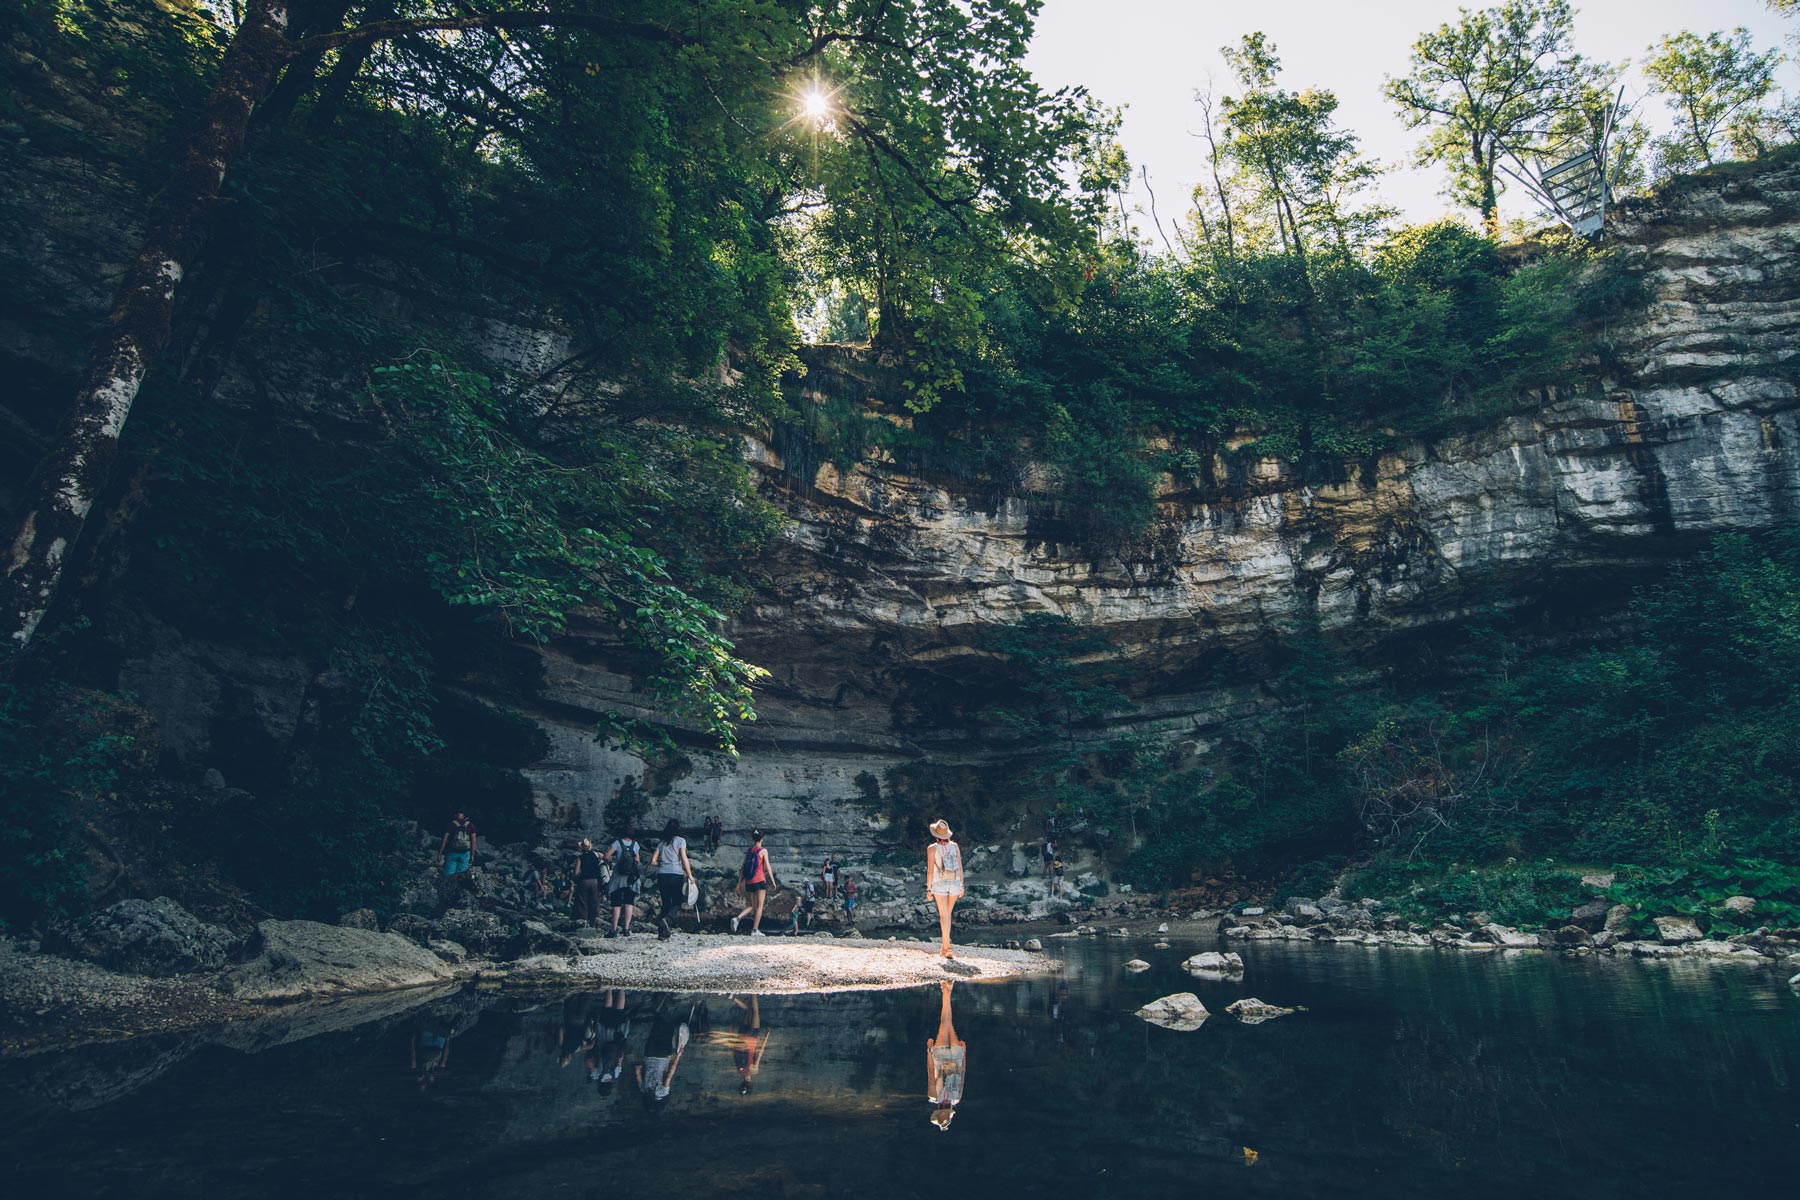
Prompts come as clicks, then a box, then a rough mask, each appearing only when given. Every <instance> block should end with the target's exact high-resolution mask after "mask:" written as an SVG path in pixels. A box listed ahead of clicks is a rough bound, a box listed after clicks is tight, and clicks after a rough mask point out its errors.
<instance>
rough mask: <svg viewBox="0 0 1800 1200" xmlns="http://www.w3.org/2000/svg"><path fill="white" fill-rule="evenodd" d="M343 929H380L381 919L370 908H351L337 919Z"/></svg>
mask: <svg viewBox="0 0 1800 1200" xmlns="http://www.w3.org/2000/svg"><path fill="white" fill-rule="evenodd" d="M337 923H338V924H339V925H342V926H343V927H344V928H345V929H380V928H381V918H380V917H377V916H376V915H375V910H374V909H372V908H353V909H351V910H350V911H349V912H347V913H345V914H344V915H343V916H341V917H339V918H338V919H337Z"/></svg>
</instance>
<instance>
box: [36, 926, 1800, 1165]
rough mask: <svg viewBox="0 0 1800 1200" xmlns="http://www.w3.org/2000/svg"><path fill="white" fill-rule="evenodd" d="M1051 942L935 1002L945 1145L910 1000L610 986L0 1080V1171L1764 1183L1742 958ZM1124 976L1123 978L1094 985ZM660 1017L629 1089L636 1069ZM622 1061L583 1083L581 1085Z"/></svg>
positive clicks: (1764, 1131)
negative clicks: (1260, 1005)
mask: <svg viewBox="0 0 1800 1200" xmlns="http://www.w3.org/2000/svg"><path fill="white" fill-rule="evenodd" d="M1048 944H1049V945H1050V946H1051V949H1052V952H1053V953H1054V954H1056V955H1058V956H1061V957H1063V958H1064V960H1065V970H1064V972H1063V974H1062V975H1061V977H1060V978H1057V979H1041V980H1032V981H1028V982H1019V983H1003V984H992V985H986V986H982V985H978V984H970V983H959V984H957V985H956V987H955V989H954V993H953V995H952V997H951V1009H952V1017H953V1022H954V1030H955V1034H956V1037H957V1038H958V1039H959V1040H961V1041H962V1042H963V1043H965V1045H966V1065H965V1068H964V1081H963V1087H962V1099H961V1101H960V1103H959V1104H958V1105H957V1106H956V1108H955V1113H956V1115H955V1118H954V1120H953V1121H952V1122H951V1123H950V1127H949V1128H948V1129H947V1130H945V1131H940V1130H939V1129H938V1128H937V1126H936V1125H934V1124H933V1122H932V1121H931V1120H930V1119H929V1118H930V1117H931V1114H932V1113H933V1111H934V1107H933V1106H932V1105H931V1104H930V1103H928V1102H927V1100H926V1089H927V1086H928V1079H927V1071H928V1066H927V1052H926V1041H927V1039H928V1038H931V1037H933V1036H935V1035H936V1034H937V1033H938V1030H939V1023H940V1019H941V1017H942V1015H943V1014H942V996H941V994H940V989H939V988H936V987H932V988H927V989H917V990H910V991H903V992H889V993H849V994H839V995H829V996H827V995H805V996H768V997H762V998H760V1000H758V1001H757V1002H756V1003H755V1004H754V1006H753V1005H751V1004H750V1002H749V1000H748V998H745V997H738V998H736V999H735V1000H734V999H733V998H730V997H726V996H716V995H706V996H702V995H689V996H679V997H674V996H668V995H655V994H646V993H634V994H629V995H622V996H620V997H615V999H616V1000H618V1001H619V1002H620V1003H623V1004H624V1005H625V1008H626V1011H627V1014H628V1019H629V1024H628V1025H627V1026H626V1029H625V1033H624V1036H623V1038H622V1039H621V1038H618V1037H616V1036H615V1034H616V1025H615V1024H614V1023H612V1022H611V1020H610V1019H611V1018H613V1017H615V1016H616V1015H617V1014H616V1013H606V1012H603V1011H600V1010H601V1009H603V1008H605V1004H604V1001H603V998H602V996H601V995H600V994H599V993H594V994H592V995H587V996H577V997H572V998H569V999H558V1000H553V1001H549V1002H543V1001H540V1000H532V1001H522V1000H518V999H516V998H505V997H500V996H497V995H492V994H478V993H462V994H459V995H452V996H446V997H441V998H439V999H436V1000H434V1001H432V1002H431V1003H429V1004H427V1005H424V1006H423V1007H421V1008H418V1009H415V1010H414V1011H412V1012H409V1013H399V1014H395V1015H391V1016H389V1017H387V1018H384V1019H382V1020H379V1021H373V1022H370V1023H368V1024H366V1025H363V1026H359V1027H357V1028H354V1029H350V1030H346V1031H342V1032H337V1033H329V1034H324V1035H320V1036H315V1037H310V1038H303V1039H301V1040H297V1041H291V1042H287V1043H285V1044H279V1045H272V1046H269V1047H268V1048H265V1049H260V1050H255V1051H254V1052H251V1051H248V1050H246V1048H245V1046H247V1045H250V1046H253V1045H256V1044H258V1043H259V1042H260V1041H267V1040H270V1037H269V1035H268V1034H267V1033H264V1034H262V1035H260V1036H249V1035H245V1036H236V1035H221V1034H212V1035H195V1036H190V1037H181V1038H175V1039H141V1040H139V1041H136V1042H131V1043H125V1044H120V1045H114V1046H109V1047H103V1048H98V1049H92V1050H87V1051H82V1052H77V1053H73V1054H67V1055H60V1056H40V1057H36V1058H28V1059H14V1060H11V1061H7V1062H5V1063H0V1085H3V1091H4V1098H3V1099H0V1109H3V1111H0V1119H3V1127H0V1155H3V1163H4V1168H5V1174H4V1178H5V1179H6V1180H7V1188H8V1192H9V1194H10V1195H15V1196H119V1197H133V1198H141V1197H146V1196H209V1197H239V1196H244V1197H252V1196H253V1197H271V1196H308V1197H362V1196H371V1197H373V1196H433V1197H449V1196H509V1197H520V1198H530V1197H542V1196H581V1197H614V1196H622V1195H626V1194H633V1195H652V1194H654V1195H659V1196H667V1197H671V1198H681V1197H705V1196H743V1197H759V1198H761V1197H771V1196H808V1197H811V1196H820V1197H826V1196H832V1197H835V1196H844V1197H868V1198H879V1197H901V1196H904V1197H914V1196H917V1197H933V1198H943V1200H974V1198H979V1197H986V1196H996V1197H1000V1198H1001V1200H1023V1198H1026V1197H1039V1196H1053V1195H1054V1196H1069V1197H1080V1198H1091V1197H1110V1196H1120V1197H1160V1196H1182V1197H1191V1196H1205V1195H1232V1196H1240V1195H1241V1196H1271V1197H1274V1196H1279V1197H1314V1196H1319V1197H1338V1196H1343V1197H1365V1196H1366V1197H1382V1198H1385V1200H1392V1198H1394V1197H1415V1196H1416V1197H1434V1198H1440V1197H1447V1196H1448V1197H1457V1198H1462V1197H1487V1196H1494V1197H1507V1198H1508V1200H1520V1198H1523V1197H1561V1196H1568V1197H1581V1198H1582V1200H1608V1198H1610V1197H1620V1198H1625V1197H1630V1198H1632V1200H1645V1198H1653V1197H1682V1198H1683V1200H1693V1198H1695V1197H1713V1196H1718V1197H1727V1196H1731V1197H1738V1196H1741V1197H1751V1196H1779V1195H1792V1194H1795V1193H1794V1190H1793V1189H1794V1186H1795V1185H1794V1180H1795V1174H1794V1170H1795V1164H1796V1161H1797V1160H1800V1096H1796V1092H1795V1078H1796V1076H1797V1075H1800V998H1796V997H1795V995H1794V994H1793V993H1792V992H1790V991H1789V990H1788V988H1787V987H1786V985H1785V984H1784V983H1783V982H1782V980H1781V978H1780V977H1779V976H1778V975H1777V974H1776V973H1775V972H1774V971H1773V970H1770V969H1767V968H1756V967H1743V966H1738V965H1710V966H1707V965H1700V964H1695V963H1683V962H1675V963H1669V962H1637V961H1625V962H1609V961H1569V960H1561V959H1553V958H1549V957H1547V956H1542V955H1537V954H1519V953H1514V954H1506V955H1498V954H1496V955H1489V956H1482V957H1477V956H1471V955H1466V954H1452V953H1434V952H1431V951H1422V950H1400V949H1391V950H1366V949H1362V948H1352V947H1328V946H1320V947H1313V946H1287V945H1269V944H1261V945H1251V946H1245V947H1235V948H1238V949H1240V950H1241V951H1242V952H1243V954H1244V957H1245V959H1246V961H1247V965H1248V971H1247V974H1246V975H1245V977H1244V979H1243V980H1242V982H1211V983H1207V982H1201V981H1195V980H1191V979H1189V978H1188V977H1187V976H1185V975H1184V974H1183V973H1182V972H1181V971H1180V970H1179V969H1178V967H1177V964H1178V963H1179V962H1180V960H1181V959H1182V958H1183V957H1185V955H1186V954H1188V953H1190V952H1192V951H1193V950H1195V949H1200V948H1205V947H1202V946H1198V945H1196V944H1192V943H1190V944H1185V945H1184V944H1180V943H1178V944H1177V946H1176V948H1175V949H1174V950H1168V951H1155V950H1151V949H1150V948H1149V947H1148V946H1147V945H1142V944H1138V943H1136V942H1128V941H1123V940H1121V941H1111V940H1108V941H1102V942H1099V943H1095V942H1094V941H1092V940H1085V941H1080V942H1075V941H1061V942H1051V943H1048ZM1134 955H1138V956H1142V957H1144V958H1146V959H1149V960H1150V961H1152V962H1153V963H1155V964H1156V967H1155V969H1153V970H1151V971H1149V972H1146V973H1145V974H1143V975H1139V976H1127V975H1125V974H1124V972H1123V971H1122V970H1121V969H1120V968H1121V964H1123V963H1124V962H1125V961H1126V960H1127V959H1129V958H1131V957H1133V956H1134ZM1190 990H1191V991H1195V992H1197V993H1198V994H1199V995H1200V997H1201V999H1202V1000H1204V1001H1205V1003H1206V1004H1207V1006H1208V1007H1209V1008H1211V1009H1212V1010H1213V1011H1214V1013H1215V1014H1216V1015H1215V1016H1214V1017H1213V1019H1212V1020H1210V1021H1209V1022H1207V1023H1206V1025H1205V1026H1204V1027H1203V1028H1201V1029H1199V1030H1198V1031H1195V1032H1191V1033H1175V1032H1170V1031H1168V1030H1164V1029H1159V1028H1153V1027H1151V1026H1149V1025H1146V1024H1145V1023H1144V1022H1142V1021H1140V1020H1138V1019H1137V1018H1136V1017H1134V1016H1132V1012H1133V1010H1135V1009H1136V1008H1137V1007H1138V1006H1140V1005H1141V1004H1143V1003H1144V1002H1145V1001H1147V1000H1150V999H1153V998H1155V997H1157V996H1160V995H1163V994H1166V993H1168V992H1171V991H1190ZM1246 995H1256V996H1260V997H1261V998H1263V999H1264V1000H1268V1001H1271V1002H1274V1003H1279V1004H1303V1005H1306V1006H1307V1007H1308V1009H1309V1011H1307V1012H1305V1013H1300V1014H1297V1015H1295V1016H1292V1017H1287V1018H1283V1019H1280V1020H1277V1021H1272V1022H1270V1023H1267V1024H1264V1025H1261V1026H1257V1027H1248V1026H1244V1025H1240V1024H1239V1023H1237V1022H1236V1021H1235V1020H1233V1019H1232V1018H1230V1017H1228V1016H1225V1015H1223V1013H1222V1010H1223V1008H1224V1006H1225V1005H1226V1004H1227V1003H1229V1002H1230V1001H1231V1000H1233V999H1236V998H1238V997H1240V996H1246ZM678 1023H680V1024H686V1026H687V1035H686V1045H685V1048H683V1049H681V1052H680V1054H679V1057H678V1058H676V1060H675V1062H674V1070H673V1073H672V1075H671V1077H670V1079H669V1086H668V1098H667V1099H666V1100H665V1101H663V1102H662V1103H661V1104H660V1105H653V1104H650V1103H647V1102H646V1100H645V1099H644V1097H643V1093H642V1092H641V1091H640V1090H639V1087H638V1085H637V1083H636V1079H635V1076H636V1068H637V1067H638V1066H640V1065H642V1064H643V1063H644V1062H645V1059H646V1049H649V1050H650V1051H651V1052H652V1053H651V1054H650V1056H649V1057H650V1058H652V1059H667V1058H669V1057H670V1056H669V1055H667V1054H657V1053H655V1051H656V1050H657V1048H658V1045H659V1043H662V1042H665V1041H670V1040H672V1041H675V1042H679V1041H681V1040H682V1037H683V1035H682V1033H681V1031H680V1028H679V1024H678ZM590 1030H592V1031H593V1032H594V1033H595V1034H596V1035H597V1036H596V1037H595V1038H594V1041H593V1043H592V1045H593V1046H594V1049H593V1050H592V1051H589V1050H586V1049H584V1043H586V1042H587V1040H588V1036H589V1033H590ZM233 1036H236V1048H233V1046H232V1045H227V1044H221V1041H220V1038H221V1037H223V1038H224V1039H225V1041H227V1042H229V1041H231V1040H232V1037H233ZM559 1039H561V1040H562V1042H563V1047H564V1048H565V1049H567V1051H568V1053H569V1062H568V1064H567V1065H566V1066H564V1065H561V1060H562V1057H563V1053H562V1050H561V1049H559ZM440 1040H441V1041H440ZM620 1041H622V1042H623V1045H624V1054H625V1058H624V1064H625V1074H624V1077H623V1082H622V1084H621V1085H620V1086H617V1087H615V1088H614V1089H613V1090H612V1091H611V1092H610V1093H609V1094H602V1092H601V1089H600V1086H599V1085H598V1084H597V1083H596V1082H591V1081H590V1071H592V1070H598V1071H600V1072H602V1073H604V1072H605V1071H606V1070H607V1069H608V1068H609V1067H610V1066H611V1058H612V1056H611V1054H609V1053H608V1052H607V1050H606V1048H607V1047H609V1046H613V1047H616V1045H617V1043H618V1042H620ZM446 1051H447V1053H446ZM615 1052H616V1050H615ZM590 1056H591V1057H592V1058H593V1059H594V1060H595V1061H594V1062H593V1063H592V1064H590V1062H589V1061H588V1059H589V1058H590ZM438 1057H441V1058H443V1059H444V1062H443V1064H442V1069H441V1070H438V1071H430V1070H428V1069H427V1068H428V1067H429V1065H430V1063H431V1061H432V1060H433V1059H434V1058H438ZM419 1058H422V1061H421V1062H419V1065H415V1061H416V1060H417V1059H419ZM658 1066H659V1064H658V1063H657V1062H654V1061H653V1062H652V1063H651V1068H652V1079H651V1082H652V1083H654V1075H655V1072H656V1070H657V1069H658ZM746 1076H748V1077H749V1080H750V1083H751V1089H750V1091H749V1094H747V1095H746V1094H743V1091H742V1083H743V1082H744V1079H745V1078H746ZM1246 1148H1248V1149H1249V1150H1251V1151H1254V1162H1250V1161H1248V1158H1249V1156H1247V1155H1246V1153H1245V1150H1246Z"/></svg>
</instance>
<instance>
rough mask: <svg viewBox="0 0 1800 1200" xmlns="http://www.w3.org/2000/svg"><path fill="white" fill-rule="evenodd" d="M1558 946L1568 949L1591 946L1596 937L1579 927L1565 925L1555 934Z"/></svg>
mask: <svg viewBox="0 0 1800 1200" xmlns="http://www.w3.org/2000/svg"><path fill="white" fill-rule="evenodd" d="M1555 940H1556V944H1557V945H1558V946H1561V947H1563V948H1564V949H1568V948H1571V947H1575V946H1591V945H1593V944H1594V936H1593V934H1591V933H1589V932H1588V931H1587V930H1585V929H1583V928H1582V927H1581V926H1579V925H1564V926H1563V927H1562V928H1561V929H1559V930H1557V931H1556V934H1555Z"/></svg>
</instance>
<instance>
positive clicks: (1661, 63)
mask: <svg viewBox="0 0 1800 1200" xmlns="http://www.w3.org/2000/svg"><path fill="white" fill-rule="evenodd" d="M1649 49H1650V50H1651V51H1652V52H1653V53H1652V54H1651V55H1650V57H1649V58H1647V59H1645V60H1644V76H1645V78H1647V79H1648V80H1649V81H1650V87H1651V90H1652V91H1654V92H1656V93H1658V94H1660V95H1661V96H1662V97H1663V100H1664V102H1665V103H1666V104H1667V105H1668V107H1669V111H1670V112H1671V113H1672V114H1673V115H1674V117H1675V130H1674V132H1673V133H1672V134H1671V135H1670V136H1668V137H1666V138H1663V139H1661V140H1660V141H1659V142H1658V144H1657V151H1658V154H1659V156H1660V158H1661V160H1662V167H1663V170H1664V171H1665V172H1674V171H1683V170H1693V169H1694V168H1696V167H1701V166H1711V165H1712V163H1713V158H1714V155H1715V153H1716V152H1718V151H1720V150H1722V149H1723V148H1725V147H1729V148H1730V150H1731V152H1732V153H1733V154H1735V155H1737V156H1738V157H1739V158H1752V157H1754V156H1756V155H1757V154H1760V153H1762V151H1763V150H1764V149H1765V148H1766V145H1767V142H1768V141H1769V140H1770V138H1771V131H1770V130H1769V129H1768V122H1769V114H1767V113H1766V112H1765V111H1764V110H1763V101H1764V100H1765V99H1767V97H1768V95H1769V93H1770V92H1772V91H1774V90H1775V68H1776V67H1778V66H1779V65H1780V64H1781V60H1782V55H1781V52H1780V51H1778V50H1771V51H1768V52H1767V53H1761V54H1759V53H1758V52H1757V51H1756V49H1755V47H1754V46H1753V45H1752V44H1751V41H1750V31H1749V30H1748V29H1745V28H1743V27H1742V26H1739V27H1738V28H1737V29H1736V30H1734V31H1733V32H1732V33H1731V34H1730V36H1727V35H1725V34H1723V33H1709V34H1707V35H1706V36H1705V37H1701V36H1699V35H1698V34H1694V33H1687V32H1682V33H1678V34H1675V35H1674V36H1672V37H1665V38H1663V39H1662V41H1661V42H1660V43H1658V44H1657V45H1654V46H1651V47H1649ZM1790 140H1791V139H1790Z"/></svg>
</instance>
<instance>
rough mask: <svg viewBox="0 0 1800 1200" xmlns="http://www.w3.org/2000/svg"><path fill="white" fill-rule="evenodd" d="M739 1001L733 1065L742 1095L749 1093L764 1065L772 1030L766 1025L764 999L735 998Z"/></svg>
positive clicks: (734, 1033) (736, 1003) (732, 1057)
mask: <svg viewBox="0 0 1800 1200" xmlns="http://www.w3.org/2000/svg"><path fill="white" fill-rule="evenodd" d="M731 1002H732V1003H733V1004H735V1005H737V1009H738V1012H737V1028H736V1030H735V1031H734V1032H733V1034H732V1045H731V1065H732V1066H734V1067H736V1068H737V1073H738V1095H740V1096H748V1095H749V1094H750V1088H751V1086H752V1085H753V1084H755V1082H756V1073H757V1071H759V1070H761V1069H762V1058H763V1051H764V1050H765V1049H767V1048H768V1045H769V1031H768V1030H766V1029H764V1028H763V1027H762V1003H761V1001H760V1000H759V999H758V998H757V997H755V996H752V997H750V999H749V1001H748V1002H745V1001H743V1000H740V999H738V998H737V997H736V996H733V997H732V998H731Z"/></svg>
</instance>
